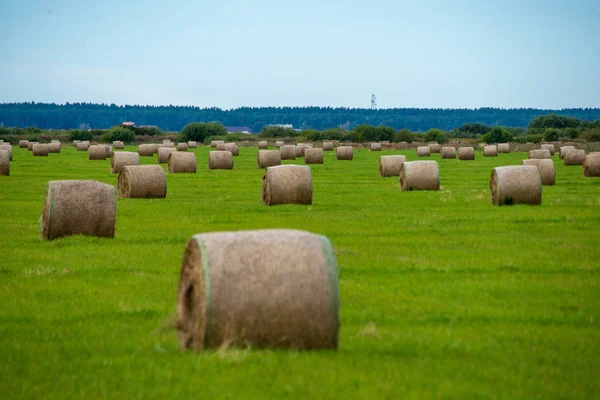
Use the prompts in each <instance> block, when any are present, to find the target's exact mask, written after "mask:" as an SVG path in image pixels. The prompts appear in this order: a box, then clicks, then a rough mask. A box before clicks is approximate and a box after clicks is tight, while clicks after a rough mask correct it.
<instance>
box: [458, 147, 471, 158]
mask: <svg viewBox="0 0 600 400" xmlns="http://www.w3.org/2000/svg"><path fill="white" fill-rule="evenodd" d="M458 159H459V160H474V159H475V149H474V148H473V147H459V148H458Z"/></svg>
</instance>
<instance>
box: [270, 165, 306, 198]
mask: <svg viewBox="0 0 600 400" xmlns="http://www.w3.org/2000/svg"><path fill="white" fill-rule="evenodd" d="M312 192H313V189H312V175H311V171H310V167H309V166H306V165H276V166H274V167H268V168H267V171H266V173H265V176H264V177H263V185H262V199H263V202H264V203H265V204H266V205H268V206H273V205H277V204H312Z"/></svg>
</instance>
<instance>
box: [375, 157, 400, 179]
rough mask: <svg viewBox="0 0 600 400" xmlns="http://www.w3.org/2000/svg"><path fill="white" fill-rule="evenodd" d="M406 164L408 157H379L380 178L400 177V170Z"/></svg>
mask: <svg viewBox="0 0 600 400" xmlns="http://www.w3.org/2000/svg"><path fill="white" fill-rule="evenodd" d="M405 162H406V156H381V157H379V176H381V177H382V178H383V177H387V176H400V168H402V164H404V163H405Z"/></svg>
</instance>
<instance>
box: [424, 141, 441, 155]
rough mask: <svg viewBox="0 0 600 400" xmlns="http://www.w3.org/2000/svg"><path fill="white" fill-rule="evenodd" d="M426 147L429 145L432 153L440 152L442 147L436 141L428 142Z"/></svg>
mask: <svg viewBox="0 0 600 400" xmlns="http://www.w3.org/2000/svg"><path fill="white" fill-rule="evenodd" d="M427 147H429V151H430V153H431V154H433V153H440V152H441V150H442V147H441V146H440V144H439V143H437V142H433V143H428V144H427Z"/></svg>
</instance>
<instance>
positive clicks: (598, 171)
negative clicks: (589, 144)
mask: <svg viewBox="0 0 600 400" xmlns="http://www.w3.org/2000/svg"><path fill="white" fill-rule="evenodd" d="M582 165H583V176H587V177H592V176H600V153H590V154H588V155H587V156H585V158H584V159H583V164H582Z"/></svg>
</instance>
